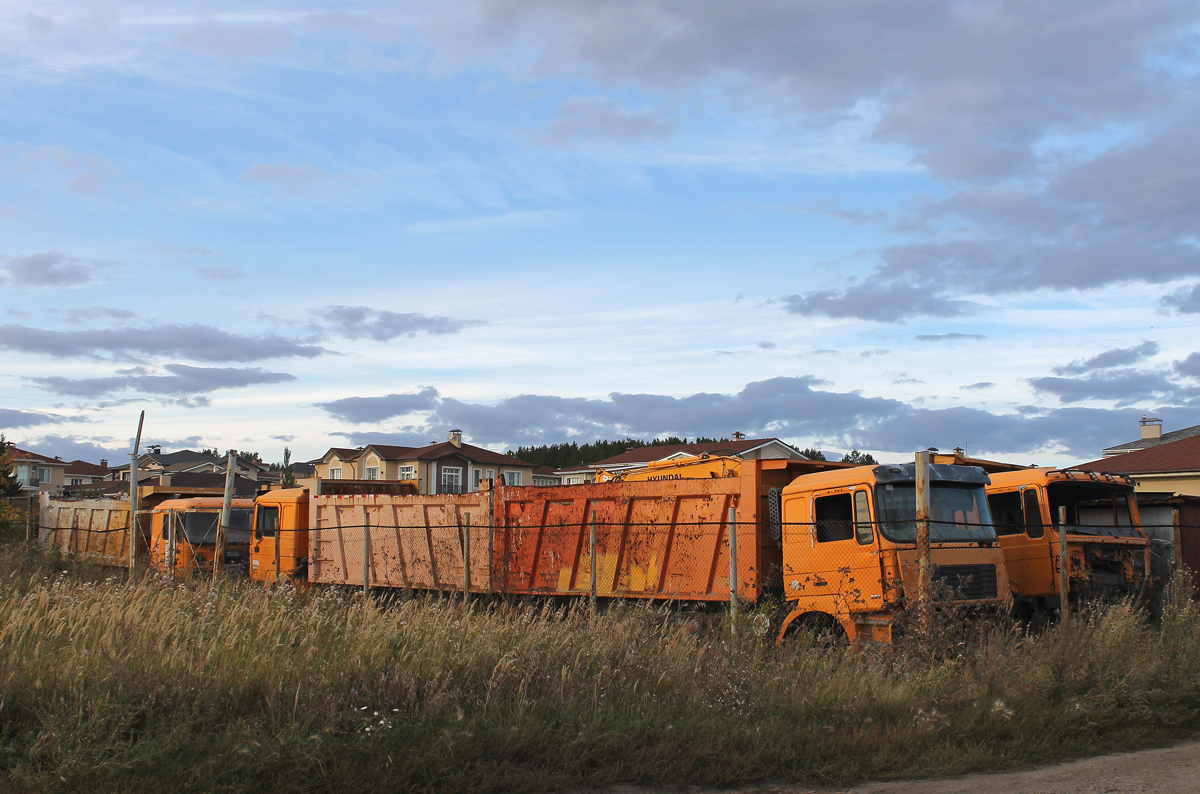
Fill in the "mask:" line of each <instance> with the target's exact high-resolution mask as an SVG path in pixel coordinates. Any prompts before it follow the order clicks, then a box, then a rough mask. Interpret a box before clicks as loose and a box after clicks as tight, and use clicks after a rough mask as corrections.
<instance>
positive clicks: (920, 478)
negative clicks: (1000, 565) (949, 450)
mask: <svg viewBox="0 0 1200 794" xmlns="http://www.w3.org/2000/svg"><path fill="white" fill-rule="evenodd" d="M929 457H930V456H929V452H928V451H923V452H918V453H917V456H916V482H915V483H914V486H915V490H916V492H917V511H916V519H917V605H918V607H919V608H920V610H921V613H922V615H923V614H924V613H925V611H926V609H927V607H928V606H929V590H930V585H931V583H932V582H931V580H932V578H933V577H932V574H933V551H932V549H931V547H930V542H929Z"/></svg>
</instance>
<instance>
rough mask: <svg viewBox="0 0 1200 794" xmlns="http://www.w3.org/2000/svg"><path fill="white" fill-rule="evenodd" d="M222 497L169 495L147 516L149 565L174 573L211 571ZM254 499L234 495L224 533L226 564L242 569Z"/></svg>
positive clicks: (235, 569) (247, 548) (228, 567)
mask: <svg viewBox="0 0 1200 794" xmlns="http://www.w3.org/2000/svg"><path fill="white" fill-rule="evenodd" d="M222 501H223V500H222V498H221V497H216V496H207V497H194V498H190V499H168V500H167V501H165V502H163V503H162V504H160V505H158V506H157V507H155V508H154V512H153V514H152V515H151V519H150V567H151V568H153V569H155V570H157V571H163V572H165V571H172V570H173V571H174V572H175V575H176V576H186V575H188V574H197V573H212V569H213V559H214V558H215V557H216V553H217V524H218V523H219V522H220V519H221V505H222ZM253 513H254V500H253V499H234V500H233V502H232V507H231V509H230V511H229V527H228V528H227V532H226V535H225V568H226V570H229V571H244V570H245V569H246V562H247V558H248V555H249V545H250V524H251V520H252V517H253Z"/></svg>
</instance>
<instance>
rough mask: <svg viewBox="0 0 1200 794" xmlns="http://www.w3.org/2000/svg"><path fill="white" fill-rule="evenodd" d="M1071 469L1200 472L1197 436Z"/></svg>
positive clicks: (1123, 471)
mask: <svg viewBox="0 0 1200 794" xmlns="http://www.w3.org/2000/svg"><path fill="white" fill-rule="evenodd" d="M1071 468H1072V469H1085V470H1088V471H1104V472H1111V473H1113V474H1153V473H1154V472H1168V471H1200V436H1192V437H1191V438H1184V439H1180V440H1179V441H1168V442H1167V443H1165V444H1158V445H1157V446H1153V447H1150V448H1148V449H1139V450H1138V451H1136V452H1125V453H1123V454H1121V455H1114V456H1112V457H1111V458H1102V459H1100V460H1094V461H1092V462H1091V463H1081V464H1079V465H1078V466H1072V467H1071Z"/></svg>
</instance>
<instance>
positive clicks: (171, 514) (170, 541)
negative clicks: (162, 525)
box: [166, 510, 175, 579]
mask: <svg viewBox="0 0 1200 794" xmlns="http://www.w3.org/2000/svg"><path fill="white" fill-rule="evenodd" d="M166 541H167V575H168V576H170V577H171V578H172V579H174V578H175V511H174V510H168V511H167V537H166Z"/></svg>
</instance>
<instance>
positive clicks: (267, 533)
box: [254, 505, 279, 538]
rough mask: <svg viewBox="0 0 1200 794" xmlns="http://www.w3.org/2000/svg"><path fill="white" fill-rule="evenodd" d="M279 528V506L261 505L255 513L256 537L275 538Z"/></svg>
mask: <svg viewBox="0 0 1200 794" xmlns="http://www.w3.org/2000/svg"><path fill="white" fill-rule="evenodd" d="M278 530H279V508H278V507H276V506H274V505H259V506H258V510H257V511H256V512H255V514H254V537H256V538H273V537H275V535H276V534H277V532H278Z"/></svg>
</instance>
